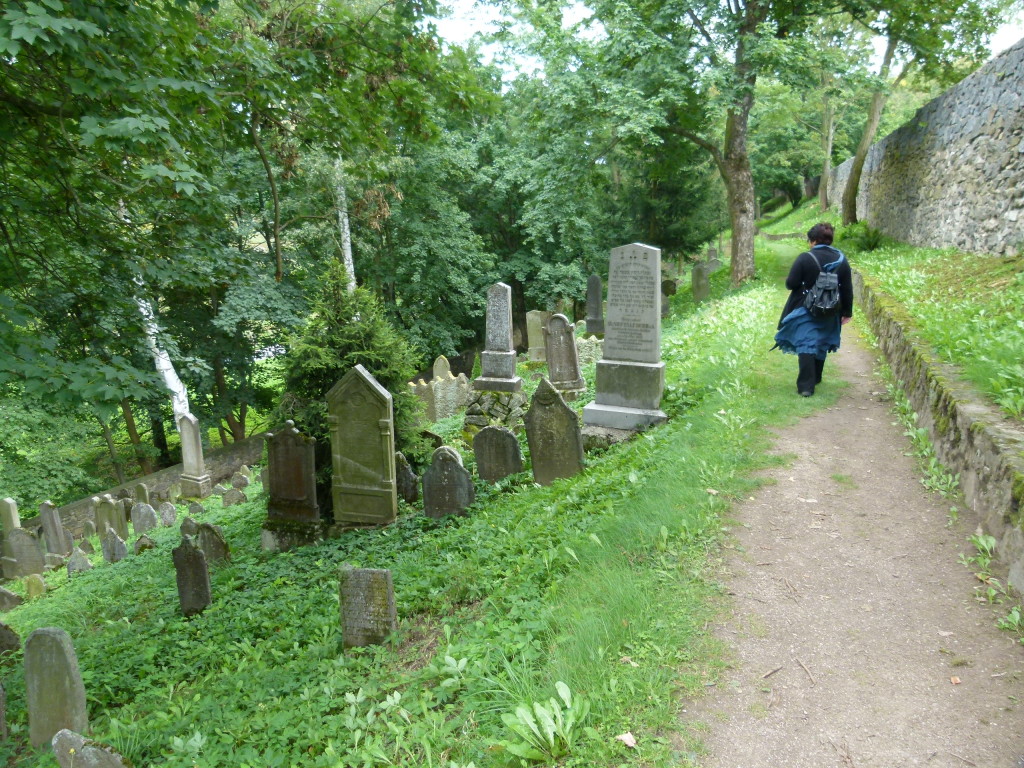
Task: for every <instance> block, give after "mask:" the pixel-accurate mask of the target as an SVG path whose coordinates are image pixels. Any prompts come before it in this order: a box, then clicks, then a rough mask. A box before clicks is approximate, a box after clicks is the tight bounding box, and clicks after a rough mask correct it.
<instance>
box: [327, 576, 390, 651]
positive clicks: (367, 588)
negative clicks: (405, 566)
mask: <svg viewBox="0 0 1024 768" xmlns="http://www.w3.org/2000/svg"><path fill="white" fill-rule="evenodd" d="M338 591H339V596H340V599H341V641H342V645H343V646H344V647H345V648H356V647H360V646H364V645H373V644H376V643H382V642H384V641H385V640H386V639H387V637H388V635H390V634H391V633H392V632H394V631H395V630H396V629H397V628H398V612H397V610H396V608H395V587H394V583H393V582H392V580H391V571H388V570H383V569H378V568H352V567H351V566H347V565H344V566H342V567H341V578H340V585H339V590H338Z"/></svg>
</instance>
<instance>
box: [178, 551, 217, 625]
mask: <svg viewBox="0 0 1024 768" xmlns="http://www.w3.org/2000/svg"><path fill="white" fill-rule="evenodd" d="M171 555H172V557H173V559H174V573H175V578H176V581H177V584H178V601H179V603H180V604H181V613H182V615H183V616H185V617H186V618H187V617H189V616H194V615H195V614H197V613H202V612H203V611H204V610H206V607H207V606H208V605H209V604H210V603H211V602H212V597H211V592H210V569H209V567H208V566H207V564H206V555H205V554H204V553H203V550H202V549H200V548H199V547H198V546H196V542H195V539H193V538H192V537H191V536H183V537H182V539H181V544H180V545H178V546H177V547H175V548H174V549H173V550H171Z"/></svg>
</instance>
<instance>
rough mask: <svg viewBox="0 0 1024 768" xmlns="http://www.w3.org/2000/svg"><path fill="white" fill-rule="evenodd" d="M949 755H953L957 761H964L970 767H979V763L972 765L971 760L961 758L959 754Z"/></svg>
mask: <svg viewBox="0 0 1024 768" xmlns="http://www.w3.org/2000/svg"><path fill="white" fill-rule="evenodd" d="M949 754H951V755H952V756H953V757H955V758H956V759H957V760H962V761H963V762H965V763H967V764H968V765H974V766H977V763H972V762H971V761H970V760H968V759H967V758H966V757H960V755H958V754H957V753H956V752H950V753H949Z"/></svg>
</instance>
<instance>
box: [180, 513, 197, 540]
mask: <svg viewBox="0 0 1024 768" xmlns="http://www.w3.org/2000/svg"><path fill="white" fill-rule="evenodd" d="M197 533H199V523H197V522H196V521H195V520H193V519H192V518H191V517H186V518H185V519H184V520H182V521H181V535H182V536H195V535H196V534H197Z"/></svg>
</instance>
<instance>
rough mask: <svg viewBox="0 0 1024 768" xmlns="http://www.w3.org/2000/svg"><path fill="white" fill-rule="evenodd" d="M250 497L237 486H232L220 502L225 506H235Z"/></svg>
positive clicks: (243, 502)
mask: <svg viewBox="0 0 1024 768" xmlns="http://www.w3.org/2000/svg"><path fill="white" fill-rule="evenodd" d="M248 500H249V497H248V496H246V495H245V494H244V493H242V492H241V491H240V490H238V489H237V488H232V489H230V490H229V491H227V492H226V493H225V494H224V495H223V496H221V497H220V503H221V504H222V505H223V506H225V507H234V506H236V505H238V504H245V502H247V501H248Z"/></svg>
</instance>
